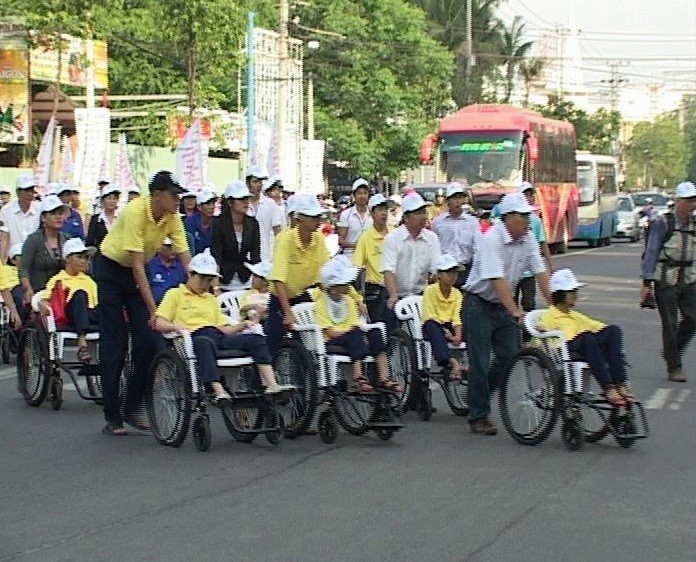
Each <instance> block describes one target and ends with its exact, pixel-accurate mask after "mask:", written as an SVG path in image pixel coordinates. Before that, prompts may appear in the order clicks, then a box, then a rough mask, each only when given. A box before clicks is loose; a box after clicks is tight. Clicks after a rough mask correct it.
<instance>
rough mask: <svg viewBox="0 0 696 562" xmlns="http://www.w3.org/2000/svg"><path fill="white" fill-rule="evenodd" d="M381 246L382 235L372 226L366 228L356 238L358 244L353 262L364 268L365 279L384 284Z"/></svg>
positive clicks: (376, 283)
mask: <svg viewBox="0 0 696 562" xmlns="http://www.w3.org/2000/svg"><path fill="white" fill-rule="evenodd" d="M382 246H384V235H383V234H382V233H381V232H379V231H378V230H377V229H376V228H375V227H374V226H371V227H370V228H368V229H367V230H366V231H365V232H363V233H362V234H361V235H360V238H358V244H357V245H356V247H355V254H353V263H354V264H355V265H356V266H358V267H364V268H365V281H366V282H367V283H374V284H375V285H384V274H383V273H382V272H381V271H380V269H382Z"/></svg>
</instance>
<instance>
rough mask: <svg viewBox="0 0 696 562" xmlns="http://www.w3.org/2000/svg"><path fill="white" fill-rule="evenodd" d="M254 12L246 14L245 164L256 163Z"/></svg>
mask: <svg viewBox="0 0 696 562" xmlns="http://www.w3.org/2000/svg"><path fill="white" fill-rule="evenodd" d="M254 16H255V14H254V12H249V13H248V14H247V59H248V61H247V76H246V78H247V166H248V165H250V164H255V163H256V89H255V85H254V82H255V80H256V31H255V27H256V26H255V24H254Z"/></svg>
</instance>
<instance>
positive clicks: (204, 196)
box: [196, 189, 217, 205]
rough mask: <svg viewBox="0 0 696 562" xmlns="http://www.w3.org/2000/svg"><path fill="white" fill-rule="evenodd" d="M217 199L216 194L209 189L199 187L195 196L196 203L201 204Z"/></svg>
mask: <svg viewBox="0 0 696 562" xmlns="http://www.w3.org/2000/svg"><path fill="white" fill-rule="evenodd" d="M215 199H217V194H216V193H215V192H214V191H212V190H210V189H201V190H200V191H199V192H198V195H197V196H196V203H197V204H199V205H203V204H205V203H209V202H210V201H215Z"/></svg>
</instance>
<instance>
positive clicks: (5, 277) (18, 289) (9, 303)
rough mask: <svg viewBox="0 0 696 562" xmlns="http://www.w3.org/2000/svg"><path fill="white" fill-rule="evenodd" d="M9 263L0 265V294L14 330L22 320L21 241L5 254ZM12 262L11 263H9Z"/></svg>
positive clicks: (19, 326) (23, 310)
mask: <svg viewBox="0 0 696 562" xmlns="http://www.w3.org/2000/svg"><path fill="white" fill-rule="evenodd" d="M7 258H8V261H9V262H10V263H8V264H5V265H0V295H2V300H3V302H4V303H5V307H6V308H7V310H8V311H9V313H10V322H11V323H12V325H13V326H14V328H15V330H18V329H19V328H21V327H22V323H23V321H24V319H25V318H24V316H25V314H24V313H25V309H24V287H23V286H22V284H21V283H20V282H19V261H20V260H21V258H22V243H21V242H20V243H17V244H14V245H13V246H12V247H11V248H10V251H9V252H8V254H7ZM10 264H12V265H10Z"/></svg>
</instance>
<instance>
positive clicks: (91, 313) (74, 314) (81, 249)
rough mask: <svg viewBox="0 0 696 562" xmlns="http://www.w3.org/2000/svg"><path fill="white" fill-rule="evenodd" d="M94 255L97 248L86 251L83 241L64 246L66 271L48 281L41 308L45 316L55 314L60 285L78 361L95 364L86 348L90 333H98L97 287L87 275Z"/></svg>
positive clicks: (68, 243) (73, 241)
mask: <svg viewBox="0 0 696 562" xmlns="http://www.w3.org/2000/svg"><path fill="white" fill-rule="evenodd" d="M95 251H96V248H86V247H85V244H84V242H83V241H82V240H81V239H80V238H71V239H70V240H68V241H67V242H65V244H63V256H64V258H65V268H64V269H63V270H62V271H59V272H58V273H57V274H56V275H54V276H53V277H51V278H50V279H49V280H48V283H46V288H45V289H44V290H43V291H42V295H43V298H42V299H41V303H40V305H39V307H40V309H41V312H42V313H43V314H44V315H49V314H51V313H52V312H53V311H52V310H51V305H50V298H51V293H52V292H53V290H54V289H55V287H56V284H57V283H59V282H60V283H61V285H62V287H63V290H64V291H66V292H67V295H66V301H67V304H66V308H65V313H66V316H67V318H68V322H70V327H71V328H72V329H73V330H74V331H75V332H76V333H77V358H78V359H79V360H80V361H82V362H83V363H89V362H91V361H92V354H91V353H90V351H89V347H88V346H87V332H89V331H96V330H98V329H99V312H98V310H97V304H98V300H97V284H96V283H95V282H94V280H93V279H92V278H91V277H90V276H89V275H87V268H88V267H89V258H90V255H92V254H93V253H94V252H95Z"/></svg>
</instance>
